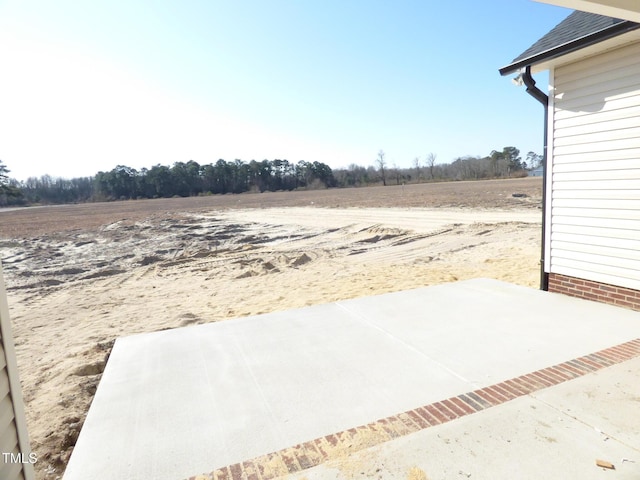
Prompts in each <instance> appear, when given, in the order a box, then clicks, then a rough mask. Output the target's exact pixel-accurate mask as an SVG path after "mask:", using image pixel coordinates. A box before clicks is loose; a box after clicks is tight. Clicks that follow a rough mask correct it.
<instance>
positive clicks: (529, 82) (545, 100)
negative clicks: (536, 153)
mask: <svg viewBox="0 0 640 480" xmlns="http://www.w3.org/2000/svg"><path fill="white" fill-rule="evenodd" d="M522 81H523V82H524V84H525V85H526V87H527V93H528V94H529V95H531V96H532V97H533V98H535V99H536V100H538V101H539V102H540V103H541V104H542V106H543V107H544V140H543V147H542V245H541V247H540V290H545V291H546V290H549V274H548V273H547V272H545V269H544V267H545V262H546V259H545V248H544V247H545V240H546V238H547V232H546V229H547V227H546V226H547V221H546V220H547V219H546V216H547V213H546V212H547V143H548V123H549V122H548V119H549V96H548V95H547V94H546V93H544V92H543V91H542V90H540V89H539V88H538V87H536V82H535V80H534V79H533V77H532V76H531V65H527V66H526V67H525V69H524V72H522Z"/></svg>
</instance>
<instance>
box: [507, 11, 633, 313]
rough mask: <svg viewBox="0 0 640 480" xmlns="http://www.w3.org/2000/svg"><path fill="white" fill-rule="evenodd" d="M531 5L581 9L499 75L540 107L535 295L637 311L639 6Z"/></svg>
mask: <svg viewBox="0 0 640 480" xmlns="http://www.w3.org/2000/svg"><path fill="white" fill-rule="evenodd" d="M541 1H543V2H545V3H553V4H556V5H560V6H573V7H574V8H579V9H584V10H589V11H575V12H573V13H571V14H570V15H569V16H568V17H567V18H566V19H565V20H564V21H562V22H561V23H560V24H559V25H557V26H556V27H555V28H554V29H552V30H551V31H550V32H549V33H547V34H546V35H544V36H543V37H542V38H541V39H540V40H538V41H537V42H536V43H534V44H533V45H532V46H531V47H530V48H528V49H527V50H526V51H524V52H523V53H522V54H521V55H519V56H518V57H516V58H515V59H514V60H513V61H512V62H511V63H510V64H509V65H507V66H505V67H503V68H502V69H500V73H501V74H502V75H509V74H519V79H521V80H522V81H523V82H524V84H525V85H526V86H527V92H528V93H530V94H531V95H532V96H533V97H534V98H535V99H536V100H538V101H540V102H541V103H542V104H543V106H544V113H545V115H544V121H545V162H544V166H545V168H544V174H543V177H544V192H543V198H544V200H543V204H544V206H543V212H544V213H543V215H544V218H543V242H542V243H543V245H542V262H541V263H542V270H541V288H542V289H545V290H549V291H553V292H561V293H565V294H568V295H572V296H577V297H581V298H587V299H591V300H598V301H602V302H606V303H611V304H615V305H619V306H623V307H627V308H632V309H635V310H640V23H636V22H634V21H632V19H633V20H636V21H638V22H640V6H639V5H638V3H637V2H636V0H630V1H626V0H541ZM625 5H626V6H627V8H626V9H625ZM594 12H600V13H619V14H621V15H624V18H622V19H620V18H612V17H610V16H603V15H601V14H599V13H594ZM626 18H628V19H626ZM542 70H548V71H549V83H550V85H549V91H548V95H547V94H546V93H545V92H543V91H542V90H540V89H539V88H538V87H536V85H535V81H534V80H533V77H532V73H535V72H539V71H542ZM541 120H542V119H541Z"/></svg>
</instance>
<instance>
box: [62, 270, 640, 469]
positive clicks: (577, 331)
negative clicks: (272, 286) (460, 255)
mask: <svg viewBox="0 0 640 480" xmlns="http://www.w3.org/2000/svg"><path fill="white" fill-rule="evenodd" d="M158 314H161V312H158ZM638 338H640V313H638V312H632V311H629V310H624V309H619V308H616V307H611V306H608V305H603V304H598V303H592V302H587V301H582V300H577V299H574V298H570V297H566V296H562V295H558V294H551V293H547V292H541V291H538V290H533V289H529V288H525V287H519V286H515V285H511V284H507V283H504V282H499V281H495V280H488V279H476V280H470V281H465V282H459V283H454V284H446V285H438V286H433V287H427V288H421V289H417V290H411V291H403V292H397V293H392V294H387V295H380V296H376V297H365V298H359V299H355V300H347V301H342V302H336V303H332V304H327V305H319V306H313V307H308V308H304V309H300V310H292V311H284V312H277V313H272V314H267V315H260V316H255V317H247V318H241V319H237V320H229V321H224V322H220V323H213V324H206V325H199V326H193V327H185V328H180V329H175V330H168V331H161V332H154V333H148V334H142V335H135V336H131V337H125V338H120V339H118V340H117V341H116V344H115V346H114V348H113V352H112V354H111V357H110V359H109V362H108V364H107V367H106V369H105V372H104V374H103V378H102V381H101V383H100V385H99V387H98V390H97V392H96V395H95V398H94V401H93V404H92V406H91V409H90V411H89V414H88V416H87V419H86V422H85V424H84V427H83V429H82V431H81V433H80V437H79V438H78V442H77V444H76V447H75V450H74V452H73V455H72V457H71V459H70V462H69V465H68V468H67V471H66V473H65V476H64V478H65V479H66V480H75V479H85V478H92V479H96V480H99V479H110V480H111V479H116V478H117V479H125V478H126V479H148V478H153V479H159V480H164V479H173V480H179V479H184V478H188V477H190V476H194V475H197V474H201V473H206V472H209V476H206V477H204V478H214V475H213V474H212V473H210V472H213V471H214V470H216V469H221V468H223V467H226V466H230V465H236V467H235V468H236V470H237V469H239V468H240V467H237V465H239V464H240V463H241V462H246V461H249V460H252V459H256V458H261V457H262V458H264V459H270V458H272V457H270V456H269V455H270V454H272V452H278V451H286V449H289V448H291V447H294V446H297V445H299V444H303V443H304V442H309V441H312V440H314V439H319V438H322V437H327V436H331V435H332V434H336V433H338V432H344V431H347V430H349V429H354V428H355V427H360V426H366V425H373V424H375V423H376V422H378V421H380V420H381V419H385V418H388V417H393V416H394V415H398V414H401V413H402V412H412V411H414V410H415V409H418V408H420V407H422V406H427V405H431V404H434V403H436V402H440V401H442V400H444V399H448V398H451V397H455V396H458V395H461V394H465V393H467V392H478V391H481V390H482V389H484V388H485V387H489V386H491V385H496V384H500V383H501V382H505V381H508V380H510V379H513V378H515V377H520V376H523V375H526V374H529V373H530V372H536V371H540V370H543V369H546V368H548V367H550V366H553V365H557V364H562V363H563V362H568V361H572V360H573V359H576V358H578V357H582V356H586V355H589V354H592V353H594V352H598V351H602V350H605V349H609V348H610V347H614V346H616V345H619V344H623V343H625V342H630V341H634V340H636V339H638ZM639 346H640V344H639ZM634 348H635V347H625V348H624V349H623V350H624V352H627V356H626V357H625V356H624V355H622V356H621V357H620V358H619V359H618V360H619V361H611V362H610V363H608V364H607V365H611V366H606V367H605V368H602V369H600V370H598V371H597V372H593V373H591V371H590V370H588V369H586V367H585V368H584V371H583V372H581V373H580V374H579V375H578V374H576V375H575V377H576V378H575V379H571V380H567V381H564V380H561V381H557V382H555V383H554V384H553V385H555V386H550V388H542V389H538V390H537V391H536V392H524V393H522V392H520V393H521V394H519V395H513V396H512V397H511V398H506V399H503V400H502V401H500V402H498V403H499V405H498V403H496V404H495V405H496V406H493V407H492V408H487V409H486V410H483V411H478V412H475V411H474V412H465V414H464V415H458V416H459V417H460V418H457V419H455V420H451V421H449V419H447V421H443V422H441V423H442V425H437V426H425V425H422V426H421V425H420V424H419V422H418V423H416V425H417V427H416V428H413V430H407V431H406V432H404V433H403V432H400V433H398V434H397V435H391V438H392V440H391V441H387V440H386V439H384V438H383V437H380V438H381V440H380V441H373V442H370V443H369V444H366V445H363V448H361V449H359V450H358V449H354V448H352V447H353V446H351V448H352V451H349V452H348V456H349V458H351V459H357V458H361V459H362V461H361V463H360V464H361V465H362V468H361V469H362V471H363V472H364V471H365V470H366V471H367V472H368V471H369V470H368V469H367V468H365V467H366V466H367V465H368V466H372V465H374V464H376V463H375V462H376V460H375V459H376V458H377V459H379V460H380V459H387V461H386V464H384V465H386V466H383V467H377V468H378V470H377V472H376V470H375V469H374V470H372V472H373V473H372V474H371V475H374V474H375V477H374V478H407V472H408V469H409V468H411V467H412V466H414V465H416V466H419V465H422V467H421V468H422V469H423V470H424V471H425V472H427V473H429V469H428V468H427V464H428V465H431V466H432V467H433V468H434V469H435V471H437V472H440V473H437V475H443V477H442V478H445V477H446V478H456V477H455V476H456V475H458V474H459V472H458V471H457V470H456V469H457V468H458V467H456V466H452V465H449V464H448V463H445V466H448V467H449V466H450V467H451V468H453V470H455V471H453V470H451V469H449V470H447V468H448V467H447V468H444V470H443V469H440V470H437V468H436V466H437V465H442V464H443V458H447V457H446V456H445V457H443V456H442V455H440V454H438V453H437V452H438V451H439V450H438V449H442V448H445V449H446V450H447V451H449V450H451V451H452V452H453V450H454V449H453V446H452V445H450V444H448V443H447V444H446V447H442V445H441V444H442V442H441V438H442V435H443V434H446V435H448V436H449V437H452V436H455V433H452V432H455V431H456V430H455V429H460V428H463V429H464V431H467V430H469V431H472V430H474V429H475V430H476V431H478V429H480V430H482V432H479V433H477V435H474V436H473V439H474V441H475V440H477V441H478V442H479V443H480V444H482V445H483V446H482V448H481V450H480V451H481V452H482V455H481V458H482V461H481V462H480V463H479V464H478V465H480V464H486V465H487V466H488V467H487V469H485V470H484V471H483V470H479V471H474V476H473V477H472V478H507V477H506V473H507V472H506V471H502V470H501V471H499V472H493V473H494V475H493V476H491V475H489V473H491V472H490V468H489V467H490V466H491V465H494V466H496V465H499V464H500V461H499V459H500V458H504V457H505V455H508V454H509V455H511V454H512V453H513V451H512V450H510V448H513V447H514V445H515V444H516V443H514V444H513V445H511V446H509V445H507V444H505V443H504V442H503V441H499V440H496V439H499V438H500V436H501V435H502V436H503V437H504V435H507V436H511V438H512V439H514V441H515V440H516V439H517V445H518V449H517V452H518V453H517V454H518V459H517V460H516V459H514V461H517V462H519V463H518V465H520V466H524V465H528V464H527V462H526V459H527V458H528V455H529V453H530V452H531V451H532V448H533V447H534V446H535V439H533V438H531V437H530V435H529V433H530V431H531V430H532V428H533V427H532V426H531V425H532V423H531V422H538V421H543V422H544V423H545V424H546V425H549V428H550V430H549V431H548V432H546V435H547V436H548V437H549V438H559V439H561V440H563V441H562V442H560V443H559V444H558V445H551V443H553V442H550V445H551V447H553V448H560V449H561V450H560V451H559V453H558V454H557V455H556V457H557V458H560V459H562V461H560V460H557V461H556V462H555V463H554V462H551V463H549V464H548V465H547V466H548V467H549V468H551V467H553V468H554V469H555V470H553V471H554V472H555V473H554V474H553V476H554V477H556V478H569V477H567V475H565V474H563V472H562V470H558V469H562V468H563V466H566V465H567V463H566V462H569V463H571V459H572V458H574V457H575V456H576V455H577V454H576V455H574V454H575V452H572V451H569V450H567V451H563V450H562V449H564V448H567V449H571V448H574V449H576V450H579V449H582V451H583V452H584V451H585V450H584V449H583V445H582V444H580V443H577V444H572V443H571V442H570V441H569V440H567V438H568V437H567V436H566V435H564V436H563V434H561V433H559V432H558V431H556V429H561V430H562V431H564V430H566V427H567V425H568V424H570V423H571V422H570V421H569V420H570V419H569V418H567V420H566V423H562V422H558V421H554V419H557V418H558V416H560V417H562V416H564V414H563V413H562V412H561V410H562V408H565V407H566V408H569V409H570V408H573V407H572V406H573V401H574V399H575V398H576V397H575V396H576V389H577V390H578V391H583V390H584V389H585V388H586V386H585V385H584V382H587V384H588V385H591V386H592V387H594V388H595V387H597V386H598V385H603V384H606V383H607V382H609V383H611V382H613V383H614V384H617V385H619V384H623V385H627V387H628V388H626V387H625V389H623V390H624V395H626V396H627V397H629V395H630V397H629V398H632V397H634V398H635V401H632V400H630V401H629V402H630V403H629V402H626V403H625V402H622V401H621V402H619V405H618V404H616V407H615V408H616V409H617V410H616V411H617V413H616V415H617V417H616V418H618V417H620V415H622V418H626V417H625V416H626V415H628V417H629V419H630V420H629V421H628V422H627V423H626V425H627V427H625V422H622V425H619V426H617V427H616V428H617V429H618V430H621V433H620V432H619V433H617V434H616V436H615V437H612V438H611V439H610V440H609V441H608V443H607V446H609V447H611V446H614V445H618V443H619V445H618V447H619V448H618V449H617V450H616V452H617V453H616V454H617V455H622V454H623V455H625V456H627V457H628V458H632V457H634V455H635V460H637V461H638V463H632V462H625V465H626V466H625V468H627V470H628V471H631V472H633V474H634V475H638V473H639V470H638V465H640V434H638V433H635V432H639V431H640V428H638V427H639V425H638V416H637V406H638V403H637V398H640V391H638V386H637V385H639V384H640V382H638V374H637V373H636V372H637V369H629V368H627V367H626V366H627V365H631V364H632V362H636V363H633V365H636V366H637V361H636V360H633V357H634V356H635V353H634V352H635V350H634ZM605 353H606V352H605ZM614 353H615V352H614ZM623 357H624V358H623ZM616 364H617V365H616ZM567 365H568V366H567V367H566V368H567V369H571V368H572V367H571V366H570V365H571V364H567ZM578 370H579V369H578ZM594 370H595V369H594ZM567 371H568V370H567ZM543 377H544V375H543ZM559 378H560V377H559ZM581 382H582V383H581ZM589 382H591V384H589ZM629 382H633V383H632V384H631V383H629ZM548 385H552V384H551V383H549V384H548ZM634 389H635V390H634ZM592 390H593V389H592ZM593 392H595V393H594V395H596V396H597V399H598V402H596V403H597V404H598V405H599V406H598V408H600V410H598V408H595V407H594V408H595V410H593V408H592V409H591V410H589V408H590V407H589V406H588V405H587V406H586V407H585V406H582V407H579V405H580V404H579V402H578V403H577V404H576V408H577V410H576V411H579V410H580V409H582V410H583V411H587V410H589V412H591V413H588V412H587V413H584V414H583V415H584V416H585V417H584V418H583V417H580V418H578V417H576V418H577V419H575V418H574V420H572V421H575V422H576V427H575V428H576V429H578V430H579V429H583V430H585V431H587V430H589V431H595V430H594V428H593V427H591V426H589V422H592V423H595V424H598V425H603V427H601V429H602V431H606V430H605V428H607V427H608V426H610V423H611V422H613V420H611V419H609V420H605V419H603V420H602V422H598V421H597V420H598V415H602V412H601V410H602V408H601V407H602V405H601V404H600V403H601V402H600V400H601V399H602V397H601V395H604V394H603V393H602V392H600V393H598V389H597V388H595V390H593ZM634 392H635V393H634ZM624 395H623V394H622V393H620V392H619V395H618V396H622V397H624ZM465 398H469V397H465ZM625 398H626V397H625ZM535 402H538V403H537V405H538V406H537V407H536V406H535V405H533V407H535V408H533V407H532V404H534V403H535ZM554 402H555V404H554ZM599 402H600V403H599ZM592 403H593V402H592ZM543 404H544V405H543ZM492 405H493V404H492ZM554 405H556V406H554ZM569 405H570V406H569ZM594 405H595V404H594ZM489 406H491V405H489ZM632 407H633V409H632ZM483 408H484V407H483ZM625 408H628V410H627V411H625V410H624V409H625ZM535 409H537V410H538V411H539V412H540V414H541V415H543V417H544V418H543V419H542V420H540V419H537V418H536V417H535V415H531V414H530V412H531V411H532V410H535ZM479 410H480V409H479ZM521 411H526V412H528V413H527V415H524V416H522V415H521V414H520V413H518V412H521ZM558 412H560V413H558ZM594 412H595V413H594ZM468 413H472V414H468ZM589 415H590V416H589ZM594 416H595V418H594ZM610 417H611V416H610ZM519 419H520V420H519ZM518 422H520V423H521V424H522V425H520V424H519V423H518ZM607 422H608V423H607ZM616 422H617V423H616ZM633 422H635V423H633ZM614 423H616V425H618V424H619V423H620V421H618V420H616V421H615V422H614ZM452 429H453V430H452ZM625 429H626V431H625ZM634 429H635V430H634ZM576 431H577V430H576ZM397 432H398V430H397V429H396V433H397ZM460 432H461V431H459V433H460ZM500 432H503V433H500ZM565 433H566V432H565ZM596 433H597V432H596ZM482 435H484V437H482ZM598 435H602V434H600V433H598ZM460 436H462V433H460ZM329 438H333V437H329ZM598 440H599V441H602V439H601V438H598ZM492 442H493V443H492ZM352 443H353V442H352ZM371 445H373V446H371ZM572 445H573V446H572ZM283 449H285V450H283ZM412 449H413V450H412ZM464 451H465V450H464V449H460V450H459V451H458V453H459V454H460V455H462V454H463V453H464ZM510 451H511V452H512V453H509V452H510ZM554 451H555V450H554ZM372 452H373V453H372ZM398 452H405V454H402V455H401V454H399V453H398ZM411 452H413V454H412V453H411ZM343 453H344V452H343ZM371 455H373V457H372V456H371ZM359 456H360V457H359ZM463 457H464V458H467V457H466V456H464V455H463ZM578 457H579V455H578ZM403 458H404V460H402V459H403ZM461 458H462V457H461ZM550 458H551V457H550ZM393 459H400V460H398V461H393ZM567 459H569V460H567ZM285 460H286V458H285ZM342 460H344V459H342ZM332 461H334V463H331V462H332ZM335 461H338V460H334V459H332V457H331V456H330V455H329V456H325V457H323V458H322V462H321V463H322V464H320V465H318V462H317V461H316V462H315V463H314V462H311V463H310V464H309V465H308V466H310V467H313V468H311V469H309V470H307V469H306V467H305V466H304V465H302V463H303V462H301V461H299V460H298V461H297V463H296V464H295V466H294V467H292V468H289V471H290V472H292V473H294V474H295V475H297V476H296V477H295V478H304V477H305V476H308V478H310V479H311V478H350V477H349V475H348V472H347V473H345V471H344V470H342V469H340V468H339V467H336V464H335ZM421 462H422V463H421ZM619 462H620V458H617V459H616V463H619ZM285 463H286V462H285ZM383 463H384V462H383ZM459 463H460V468H459V470H460V471H463V473H464V472H465V471H466V470H464V469H467V470H469V466H468V465H466V464H465V465H462V461H460V462H459ZM543 464H544V462H542V463H541V462H540V461H535V462H533V461H532V462H531V467H532V468H533V467H537V468H538V470H536V471H532V472H530V473H531V476H530V477H527V476H526V475H524V476H522V475H515V476H511V477H509V478H540V476H542V475H541V471H544V468H545V466H544V465H543ZM463 467H464V468H463ZM589 469H590V470H588V471H591V470H592V471H593V472H595V475H596V476H595V477H593V478H600V477H598V476H597V475H601V474H602V473H603V472H602V469H600V468H597V467H595V464H590V465H589ZM634 469H635V470H634ZM254 470H255V471H252V472H249V473H247V472H245V474H244V475H245V477H247V478H251V477H253V478H266V477H267V476H268V475H267V474H266V473H265V470H264V469H261V468H258V467H255V469H254ZM225 471H226V472H227V474H228V476H229V477H233V478H236V477H237V478H241V477H239V476H237V475H241V474H237V473H236V472H235V471H234V470H233V469H227V470H225ZM274 472H275V471H274ZM274 472H271V473H270V474H269V475H270V478H273V477H274V476H275V473H274ZM296 472H299V473H296ZM380 472H382V473H380ZM442 472H448V473H442ZM483 472H484V473H483ZM621 472H622V469H620V468H618V470H617V471H616V473H617V474H620V473H621ZM357 473H358V475H362V476H360V478H368V477H367V476H364V475H365V474H364V473H362V472H357ZM605 473H606V472H605ZM429 475H430V476H429V477H428V478H441V477H440V476H435V477H432V476H431V475H432V473H429ZM220 478H222V477H220ZM416 478H417V477H416ZM460 478H463V477H460ZM583 478H586V477H583ZM620 478H627V477H620ZM628 478H632V477H628ZM633 478H637V477H633Z"/></svg>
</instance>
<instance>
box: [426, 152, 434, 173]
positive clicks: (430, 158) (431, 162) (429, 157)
mask: <svg viewBox="0 0 640 480" xmlns="http://www.w3.org/2000/svg"><path fill="white" fill-rule="evenodd" d="M436 158H437V155H436V154H435V153H430V154H429V155H427V159H426V162H427V167H429V175H430V176H431V180H433V169H434V167H435V165H436Z"/></svg>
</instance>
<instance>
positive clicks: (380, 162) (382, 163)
mask: <svg viewBox="0 0 640 480" xmlns="http://www.w3.org/2000/svg"><path fill="white" fill-rule="evenodd" d="M385 155H386V154H385V153H384V151H383V150H380V151H379V152H378V158H377V159H376V165H378V169H379V170H380V176H381V177H382V185H384V186H385V187H386V186H387V176H386V172H385V167H386V166H387V161H386V160H385V159H384V157H385Z"/></svg>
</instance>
